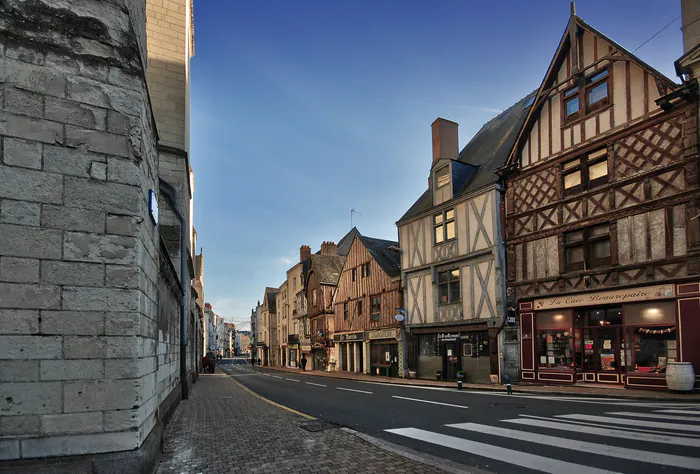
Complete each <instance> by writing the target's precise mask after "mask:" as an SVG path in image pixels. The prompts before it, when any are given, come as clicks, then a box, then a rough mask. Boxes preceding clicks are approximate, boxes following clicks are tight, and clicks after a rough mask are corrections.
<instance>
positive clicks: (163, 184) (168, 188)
mask: <svg viewBox="0 0 700 474" xmlns="http://www.w3.org/2000/svg"><path fill="white" fill-rule="evenodd" d="M158 180H159V182H160V186H159V188H160V191H161V192H162V193H163V194H164V195H165V197H166V198H168V201H169V202H170V205H171V206H172V208H173V210H174V211H175V214H176V215H177V217H178V218H179V219H180V286H181V287H182V312H181V313H180V385H181V386H182V399H183V400H187V399H188V398H189V393H188V390H187V313H188V309H189V304H188V303H189V288H188V287H189V283H188V282H187V278H185V275H186V274H187V260H186V256H187V234H186V232H187V221H186V220H185V217H184V216H183V215H182V213H181V212H180V205H179V202H178V193H177V189H175V188H174V187H173V186H172V185H171V184H170V183H168V182H167V181H165V180H164V179H162V178H159V179H158Z"/></svg>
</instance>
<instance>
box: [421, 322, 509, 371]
mask: <svg viewBox="0 0 700 474" xmlns="http://www.w3.org/2000/svg"><path fill="white" fill-rule="evenodd" d="M435 329H436V328H424V329H423V328H422V329H419V330H413V331H412V334H413V335H414V337H415V338H416V339H415V341H416V342H415V344H416V350H415V352H416V353H417V354H416V355H414V363H415V367H416V373H417V377H418V378H422V379H434V378H435V377H436V375H437V372H438V371H439V372H440V377H441V378H442V379H446V380H455V379H456V378H457V373H458V372H460V371H461V372H463V373H464V381H465V382H471V383H489V382H490V381H491V377H490V375H491V365H492V359H494V360H496V361H497V359H495V356H494V354H493V353H494V352H495V351H496V346H497V344H496V343H495V334H494V333H493V331H489V329H488V327H487V325H486V324H485V323H480V324H472V325H463V326H450V327H445V328H439V329H442V332H435ZM429 331H430V332H429ZM415 359H417V360H415ZM496 363H497V362H496Z"/></svg>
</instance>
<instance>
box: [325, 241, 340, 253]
mask: <svg viewBox="0 0 700 474" xmlns="http://www.w3.org/2000/svg"><path fill="white" fill-rule="evenodd" d="M321 255H338V246H337V245H336V244H335V242H323V243H322V244H321Z"/></svg>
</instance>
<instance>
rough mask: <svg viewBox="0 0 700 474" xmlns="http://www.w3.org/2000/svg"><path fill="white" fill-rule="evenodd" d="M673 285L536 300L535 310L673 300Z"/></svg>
mask: <svg viewBox="0 0 700 474" xmlns="http://www.w3.org/2000/svg"><path fill="white" fill-rule="evenodd" d="M673 297H674V292H673V285H657V286H645V287H642V288H631V289H628V290H614V291H600V292H597V293H587V294H582V295H568V296H556V297H554V298H542V299H538V300H535V302H534V303H535V310H536V311H537V310H545V309H558V308H572V307H577V306H592V305H600V304H616V303H631V302H634V301H648V300H657V299H661V298H673Z"/></svg>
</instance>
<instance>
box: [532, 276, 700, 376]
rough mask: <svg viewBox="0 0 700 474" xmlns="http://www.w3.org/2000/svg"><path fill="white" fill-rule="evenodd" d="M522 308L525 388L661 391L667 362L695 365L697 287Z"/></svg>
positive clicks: (699, 327) (698, 358) (576, 297)
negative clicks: (563, 386)
mask: <svg viewBox="0 0 700 474" xmlns="http://www.w3.org/2000/svg"><path fill="white" fill-rule="evenodd" d="M519 308H520V329H521V354H520V355H521V381H522V382H523V383H528V382H530V383H548V384H552V383H555V384H574V383H597V384H616V385H624V386H625V387H629V388H647V389H665V388H666V378H665V369H666V364H667V362H674V361H678V362H691V363H692V364H693V366H694V368H695V371H696V374H697V373H698V369H699V368H700V283H684V284H678V285H656V286H645V287H636V288H627V289H620V290H610V291H601V292H587V293H576V294H572V295H564V296H556V297H550V298H540V299H535V300H531V301H521V302H520V303H519ZM695 386H696V387H700V376H698V375H696V382H695Z"/></svg>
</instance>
